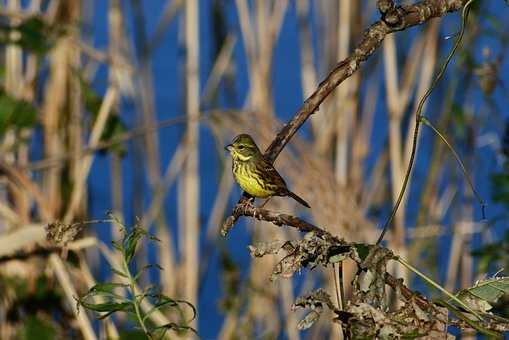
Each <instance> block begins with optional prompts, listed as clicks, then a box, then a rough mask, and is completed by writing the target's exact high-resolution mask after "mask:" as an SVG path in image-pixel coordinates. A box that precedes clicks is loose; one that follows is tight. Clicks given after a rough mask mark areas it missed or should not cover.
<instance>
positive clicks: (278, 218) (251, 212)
mask: <svg viewBox="0 0 509 340" xmlns="http://www.w3.org/2000/svg"><path fill="white" fill-rule="evenodd" d="M240 216H249V217H254V218H256V219H258V220H260V221H266V222H271V223H273V224H275V225H277V226H279V227H280V226H283V225H286V226H289V227H293V228H296V229H298V230H299V231H301V232H306V233H307V232H310V231H312V232H314V233H315V234H316V235H318V236H320V237H323V238H324V239H329V240H333V239H336V238H335V237H334V236H333V235H332V234H331V233H329V232H328V231H326V230H324V229H322V228H320V227H318V226H316V225H314V224H311V223H309V222H307V221H304V220H303V219H301V218H298V217H295V216H292V215H288V214H277V213H274V212H271V211H269V210H266V209H260V208H257V207H255V206H253V205H252V204H251V201H250V200H248V199H244V200H242V202H241V203H240V204H237V205H236V206H235V209H234V210H233V213H232V216H230V217H228V218H227V219H226V221H225V222H224V223H223V227H222V228H221V234H222V235H223V236H226V234H228V232H229V231H230V229H231V228H233V225H234V224H235V222H236V221H237V219H238V218H239V217H240Z"/></svg>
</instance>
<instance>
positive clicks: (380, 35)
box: [221, 0, 466, 236]
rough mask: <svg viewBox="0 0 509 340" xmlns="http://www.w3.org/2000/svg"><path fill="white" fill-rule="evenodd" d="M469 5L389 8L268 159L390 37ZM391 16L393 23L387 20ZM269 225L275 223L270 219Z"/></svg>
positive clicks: (438, 2) (241, 206) (242, 204)
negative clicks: (389, 35)
mask: <svg viewBox="0 0 509 340" xmlns="http://www.w3.org/2000/svg"><path fill="white" fill-rule="evenodd" d="M465 3H466V0H423V1H420V2H418V3H415V4H412V5H402V6H395V7H391V6H388V7H389V9H388V11H387V12H385V13H382V19H381V20H379V21H377V22H375V23H374V24H372V25H371V26H370V27H368V28H367V29H366V30H365V31H364V33H363V38H362V40H361V41H360V42H359V44H358V45H357V47H356V48H355V49H354V50H353V52H352V54H351V55H350V56H349V57H348V58H346V59H345V60H342V61H340V62H339V63H338V64H337V65H336V67H334V69H333V70H332V71H331V72H330V73H329V75H328V76H327V77H326V78H325V80H323V81H322V82H321V83H320V84H319V85H318V88H317V89H316V90H315V91H314V92H313V93H312V94H311V96H309V97H308V98H307V99H306V100H305V101H304V104H303V105H302V107H301V108H300V109H299V110H298V111H297V112H296V113H295V115H294V116H293V118H292V119H291V120H290V121H289V122H288V123H287V124H286V125H285V126H283V128H282V129H281V131H279V133H278V134H277V135H276V137H275V138H274V140H273V141H272V143H271V144H270V145H269V147H268V148H267V150H266V151H265V157H266V158H267V159H268V160H270V161H271V162H274V160H275V159H276V158H277V156H278V155H279V153H280V152H281V151H282V150H283V148H284V147H285V146H286V144H287V143H288V142H289V141H290V139H291V138H292V137H293V135H294V134H295V133H296V132H297V130H299V129H300V127H301V126H302V125H303V124H304V123H305V122H306V120H307V119H308V118H309V117H310V116H311V115H312V114H314V113H315V112H316V111H317V110H318V108H319V107H320V104H321V103H322V102H323V101H324V100H325V98H327V96H329V95H330V94H331V93H332V91H333V90H334V89H335V88H336V87H337V86H338V85H339V84H341V83H342V82H343V81H344V80H345V79H347V78H348V77H350V76H351V75H352V74H354V73H355V71H357V70H358V69H359V67H360V65H361V64H362V63H363V62H364V61H366V60H367V59H368V58H369V57H370V56H371V55H372V54H373V53H374V52H375V51H376V50H377V49H378V48H379V47H380V45H381V43H382V41H383V40H384V38H385V37H386V36H387V35H388V34H391V33H394V32H397V31H402V30H405V29H408V28H410V27H413V26H417V25H420V24H423V23H425V22H427V21H429V20H430V19H433V18H437V17H441V16H444V15H445V14H447V13H449V12H455V11H458V10H459V9H461V8H462V7H463V5H464V4H465ZM389 14H390V17H391V20H387V17H388V15H389ZM249 198H250V197H249V195H248V194H247V193H243V195H242V197H241V198H240V199H239V201H238V202H237V204H236V205H235V207H234V209H233V212H232V214H231V215H230V216H229V217H228V218H227V219H226V221H225V222H224V224H223V227H222V229H221V230H222V234H223V236H225V235H226V234H227V233H228V231H229V230H230V229H231V228H232V227H233V225H234V224H235V222H236V221H237V219H238V218H239V217H240V216H253V214H252V211H251V210H249V209H250V208H249V206H250V205H249V204H246V201H247V200H248V199H249ZM251 207H252V205H251ZM246 209H247V210H246ZM253 217H254V216H253ZM269 222H273V221H272V220H270V221H269ZM306 223H307V222H306Z"/></svg>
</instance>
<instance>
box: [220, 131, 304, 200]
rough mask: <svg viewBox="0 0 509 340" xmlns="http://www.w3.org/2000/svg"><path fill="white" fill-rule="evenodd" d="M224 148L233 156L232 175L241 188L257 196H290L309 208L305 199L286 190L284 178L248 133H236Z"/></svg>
mask: <svg viewBox="0 0 509 340" xmlns="http://www.w3.org/2000/svg"><path fill="white" fill-rule="evenodd" d="M225 149H226V150H228V151H229V152H230V155H231V156H232V158H233V164H232V172H233V176H234V177H235V180H236V181H237V183H239V185H240V187H241V188H242V190H244V191H245V192H247V193H248V194H250V195H251V196H254V197H259V198H267V197H268V198H269V199H270V198H271V197H272V196H290V197H291V198H293V199H294V200H296V201H297V202H299V203H300V204H302V205H303V206H305V207H307V208H310V206H309V204H308V203H307V202H306V201H304V200H303V199H302V198H300V197H299V196H297V195H296V194H294V193H293V192H291V191H290V190H288V188H287V186H286V183H285V181H284V179H283V178H282V177H281V175H280V174H279V173H278V172H277V170H276V169H275V168H274V166H273V165H272V164H271V163H270V162H269V161H267V160H266V159H265V157H264V156H263V154H262V153H261V152H260V149H258V146H257V145H256V143H255V141H254V140H253V138H252V137H251V136H250V135H248V134H241V135H238V136H237V137H235V138H234V139H233V142H232V143H231V144H228V145H227V146H225ZM267 202H268V200H266V201H265V202H264V203H263V204H262V207H263V206H264V205H265V203H267Z"/></svg>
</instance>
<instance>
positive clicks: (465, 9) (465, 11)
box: [376, 0, 475, 244]
mask: <svg viewBox="0 0 509 340" xmlns="http://www.w3.org/2000/svg"><path fill="white" fill-rule="evenodd" d="M473 1H475V0H469V1H468V2H467V3H466V4H465V6H464V7H463V11H462V22H461V31H460V34H459V35H458V38H457V39H456V41H455V43H454V46H453V48H452V50H451V52H450V53H449V55H448V56H447V58H446V60H445V62H444V64H443V65H442V67H441V69H440V72H438V74H437V76H436V77H435V79H433V82H432V83H431V86H430V87H429V89H428V90H427V91H426V93H425V94H424V96H423V97H422V98H421V100H420V101H419V105H418V107H417V111H416V113H415V128H414V134H413V140H412V151H411V154H410V160H409V162H408V167H407V171H406V173H405V178H404V180H403V185H402V186H401V190H400V192H399V195H398V199H397V201H396V204H395V205H394V207H393V209H392V211H391V214H390V215H389V218H388V219H387V221H386V222H385V224H384V226H383V229H382V232H381V233H380V236H379V237H378V240H377V241H376V244H380V242H382V240H383V238H384V235H385V233H386V232H387V230H388V228H389V225H390V224H391V222H392V220H393V219H394V216H396V213H397V211H398V208H399V205H400V204H401V201H402V200H403V196H404V194H405V191H406V187H407V185H408V180H409V178H410V173H411V172H412V168H413V165H414V160H415V154H416V150H417V141H418V139H419V128H420V125H421V123H422V117H423V114H422V109H423V107H424V103H425V102H426V100H427V99H428V98H429V96H430V95H431V93H432V92H433V90H434V89H435V87H436V86H437V85H438V82H439V81H440V80H441V79H442V78H443V76H444V74H445V70H446V69H447V66H448V65H449V62H450V61H451V59H452V57H453V56H454V54H455V53H456V50H457V49H458V47H459V45H460V43H461V41H462V39H463V35H464V33H465V27H466V21H467V18H468V12H469V8H470V5H471V4H472V2H473Z"/></svg>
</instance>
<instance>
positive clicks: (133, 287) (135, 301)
mask: <svg viewBox="0 0 509 340" xmlns="http://www.w3.org/2000/svg"><path fill="white" fill-rule="evenodd" d="M122 264H123V266H124V274H125V275H126V276H127V279H128V281H129V289H130V290H131V292H132V294H133V305H134V312H135V313H136V318H137V319H138V322H139V324H140V326H141V328H142V329H143V332H144V333H145V335H146V336H147V338H149V339H152V335H151V334H150V332H149V331H148V329H147V327H146V326H145V322H144V321H143V316H142V315H141V309H140V301H139V300H138V289H137V288H136V281H135V280H134V278H133V276H132V275H131V271H130V270H129V265H128V264H127V261H126V260H125V257H124V256H122Z"/></svg>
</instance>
